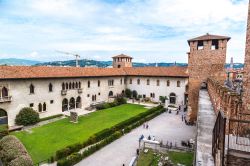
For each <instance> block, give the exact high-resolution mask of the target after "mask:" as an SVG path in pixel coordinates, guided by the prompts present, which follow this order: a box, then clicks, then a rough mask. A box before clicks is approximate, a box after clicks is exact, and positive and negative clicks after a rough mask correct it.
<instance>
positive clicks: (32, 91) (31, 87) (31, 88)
mask: <svg viewBox="0 0 250 166" xmlns="http://www.w3.org/2000/svg"><path fill="white" fill-rule="evenodd" d="M33 93H35V87H34V85H33V84H30V94H33Z"/></svg>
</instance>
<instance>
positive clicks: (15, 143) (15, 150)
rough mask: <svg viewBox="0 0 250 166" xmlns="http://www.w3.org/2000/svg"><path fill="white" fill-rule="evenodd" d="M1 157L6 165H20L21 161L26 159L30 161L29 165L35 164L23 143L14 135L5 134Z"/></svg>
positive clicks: (2, 141) (0, 146)
mask: <svg viewBox="0 0 250 166" xmlns="http://www.w3.org/2000/svg"><path fill="white" fill-rule="evenodd" d="M0 159H1V161H2V162H3V164H4V165H9V164H12V165H13V166H14V165H15V164H17V165H18V164H19V163H22V162H23V161H24V159H25V160H27V162H28V164H27V166H29V165H33V163H32V160H31V157H30V156H29V155H28V152H27V150H26V149H25V147H24V146H23V144H22V143H21V142H20V141H19V140H18V139H17V138H16V137H15V136H12V135H8V136H5V137H3V138H2V140H1V141H0ZM29 163H31V164H29ZM19 165H22V164H19ZM24 166H26V165H24Z"/></svg>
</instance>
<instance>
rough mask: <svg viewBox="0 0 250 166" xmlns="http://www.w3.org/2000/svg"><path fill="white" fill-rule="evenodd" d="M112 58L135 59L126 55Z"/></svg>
mask: <svg viewBox="0 0 250 166" xmlns="http://www.w3.org/2000/svg"><path fill="white" fill-rule="evenodd" d="M112 58H131V59H133V58H132V57H131V56H128V55H124V54H120V55H116V56H113V57H112Z"/></svg>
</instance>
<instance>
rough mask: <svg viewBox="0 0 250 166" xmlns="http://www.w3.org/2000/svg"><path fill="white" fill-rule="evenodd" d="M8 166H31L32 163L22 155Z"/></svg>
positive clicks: (27, 157)
mask: <svg viewBox="0 0 250 166" xmlns="http://www.w3.org/2000/svg"><path fill="white" fill-rule="evenodd" d="M8 166H33V162H32V160H31V158H30V157H29V156H27V155H22V156H18V157H17V158H16V159H14V160H12V161H11V162H10V163H9V164H8Z"/></svg>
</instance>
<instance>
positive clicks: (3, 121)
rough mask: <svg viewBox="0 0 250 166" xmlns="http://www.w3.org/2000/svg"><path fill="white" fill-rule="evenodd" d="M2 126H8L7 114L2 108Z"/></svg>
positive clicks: (0, 110) (0, 114)
mask: <svg viewBox="0 0 250 166" xmlns="http://www.w3.org/2000/svg"><path fill="white" fill-rule="evenodd" d="M0 124H8V115H7V112H6V111H5V110H3V109H1V108H0Z"/></svg>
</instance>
